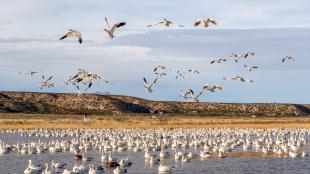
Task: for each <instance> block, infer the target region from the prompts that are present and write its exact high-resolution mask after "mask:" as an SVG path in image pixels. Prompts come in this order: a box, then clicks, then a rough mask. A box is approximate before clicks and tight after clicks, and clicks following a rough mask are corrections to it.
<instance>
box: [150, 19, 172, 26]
mask: <svg viewBox="0 0 310 174" xmlns="http://www.w3.org/2000/svg"><path fill="white" fill-rule="evenodd" d="M159 24H164V26H165V27H170V26H171V25H172V24H173V22H172V21H170V20H168V19H166V18H164V19H163V20H162V21H159V22H158V23H155V24H150V25H147V26H146V27H152V26H155V25H159Z"/></svg>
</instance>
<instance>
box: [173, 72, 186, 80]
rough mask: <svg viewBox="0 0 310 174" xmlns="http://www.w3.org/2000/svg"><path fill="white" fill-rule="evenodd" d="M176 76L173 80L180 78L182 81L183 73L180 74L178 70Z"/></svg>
mask: <svg viewBox="0 0 310 174" xmlns="http://www.w3.org/2000/svg"><path fill="white" fill-rule="evenodd" d="M176 74H177V75H176V76H175V79H179V78H181V77H182V78H183V79H184V75H185V72H181V71H180V70H177V71H176Z"/></svg>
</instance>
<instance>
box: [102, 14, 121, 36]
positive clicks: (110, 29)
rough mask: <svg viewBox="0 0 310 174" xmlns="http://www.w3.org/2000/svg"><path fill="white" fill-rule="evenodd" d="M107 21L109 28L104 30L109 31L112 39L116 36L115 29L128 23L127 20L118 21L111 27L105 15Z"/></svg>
mask: <svg viewBox="0 0 310 174" xmlns="http://www.w3.org/2000/svg"><path fill="white" fill-rule="evenodd" d="M104 19H105V22H106V23H107V26H108V28H105V29H104V31H105V32H107V33H108V35H109V37H110V39H113V38H114V37H115V36H114V34H113V33H114V31H115V30H116V29H117V28H119V27H122V26H124V25H126V22H119V23H116V24H114V25H113V26H112V28H111V27H110V24H109V22H108V19H107V18H106V17H105V18H104Z"/></svg>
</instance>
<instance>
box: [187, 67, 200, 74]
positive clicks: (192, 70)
mask: <svg viewBox="0 0 310 174" xmlns="http://www.w3.org/2000/svg"><path fill="white" fill-rule="evenodd" d="M188 72H190V73H194V74H199V71H198V70H196V69H193V68H192V69H189V70H188Z"/></svg>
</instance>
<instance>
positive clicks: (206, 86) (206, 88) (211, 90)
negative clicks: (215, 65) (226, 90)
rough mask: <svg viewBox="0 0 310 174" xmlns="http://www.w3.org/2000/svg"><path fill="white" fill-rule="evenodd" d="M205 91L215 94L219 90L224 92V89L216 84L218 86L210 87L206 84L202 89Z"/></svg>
mask: <svg viewBox="0 0 310 174" xmlns="http://www.w3.org/2000/svg"><path fill="white" fill-rule="evenodd" d="M202 88H203V89H204V90H208V91H210V92H215V91H216V90H217V89H218V90H223V88H222V87H221V86H220V85H218V84H216V85H209V84H204V85H203V87H202Z"/></svg>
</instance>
